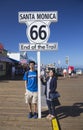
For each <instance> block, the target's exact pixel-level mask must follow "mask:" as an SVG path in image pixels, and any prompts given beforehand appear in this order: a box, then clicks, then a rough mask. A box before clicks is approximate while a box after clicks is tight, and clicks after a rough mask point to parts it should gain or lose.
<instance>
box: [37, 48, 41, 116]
mask: <svg viewBox="0 0 83 130" xmlns="http://www.w3.org/2000/svg"><path fill="white" fill-rule="evenodd" d="M37 63H38V118H41V82H40V78H39V77H40V51H38V52H37Z"/></svg>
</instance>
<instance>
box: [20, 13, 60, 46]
mask: <svg viewBox="0 0 83 130" xmlns="http://www.w3.org/2000/svg"><path fill="white" fill-rule="evenodd" d="M57 21H58V18H57V11H50V12H49V11H45V12H44V11H39V12H36V11H34V12H33V11H32V12H19V22H20V23H25V24H26V25H27V29H26V35H27V38H28V40H29V41H30V43H35V44H37V43H38V44H39V43H47V41H48V38H49V36H50V28H49V26H50V23H51V22H57Z"/></svg>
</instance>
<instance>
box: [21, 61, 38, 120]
mask: <svg viewBox="0 0 83 130" xmlns="http://www.w3.org/2000/svg"><path fill="white" fill-rule="evenodd" d="M29 68H30V69H29V71H27V72H25V74H24V77H23V79H24V80H25V88H26V93H25V100H26V103H28V105H29V114H28V118H37V117H38V115H37V101H38V84H37V71H36V70H35V62H34V61H30V62H29ZM32 105H33V108H34V111H33V112H32Z"/></svg>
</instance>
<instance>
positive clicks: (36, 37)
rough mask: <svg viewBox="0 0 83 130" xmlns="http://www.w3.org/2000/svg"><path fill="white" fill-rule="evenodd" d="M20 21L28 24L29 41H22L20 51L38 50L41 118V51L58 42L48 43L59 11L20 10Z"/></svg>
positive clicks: (56, 45)
mask: <svg viewBox="0 0 83 130" xmlns="http://www.w3.org/2000/svg"><path fill="white" fill-rule="evenodd" d="M18 19H19V22H20V23H25V24H26V25H27V29H26V35H27V38H28V40H29V42H30V43H31V44H29V43H20V44H19V50H20V51H37V63H38V118H41V82H40V78H39V77H40V51H54V50H57V49H58V43H50V44H49V43H47V41H48V39H49V36H50V28H49V26H50V24H51V22H57V21H58V17H57V11H50V12H49V11H45V12H44V11H42V12H41V11H38V12H36V11H35V12H33V11H32V12H19V13H18Z"/></svg>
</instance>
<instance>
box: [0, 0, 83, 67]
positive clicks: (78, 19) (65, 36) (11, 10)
mask: <svg viewBox="0 0 83 130" xmlns="http://www.w3.org/2000/svg"><path fill="white" fill-rule="evenodd" d="M19 11H58V22H57V23H51V25H50V38H49V40H48V43H49V42H58V51H53V52H41V63H43V64H48V63H54V62H55V63H56V64H58V61H59V60H60V65H61V66H62V65H66V64H65V57H66V56H69V64H70V65H75V66H82V67H83V60H82V59H83V58H82V56H83V0H35V1H33V0H1V1H0V43H2V44H3V45H4V48H5V49H7V50H8V51H9V52H19V43H28V42H29V41H28V39H27V36H26V24H20V23H19V22H18V12H19ZM28 56H29V57H30V58H33V59H35V60H36V52H28Z"/></svg>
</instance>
